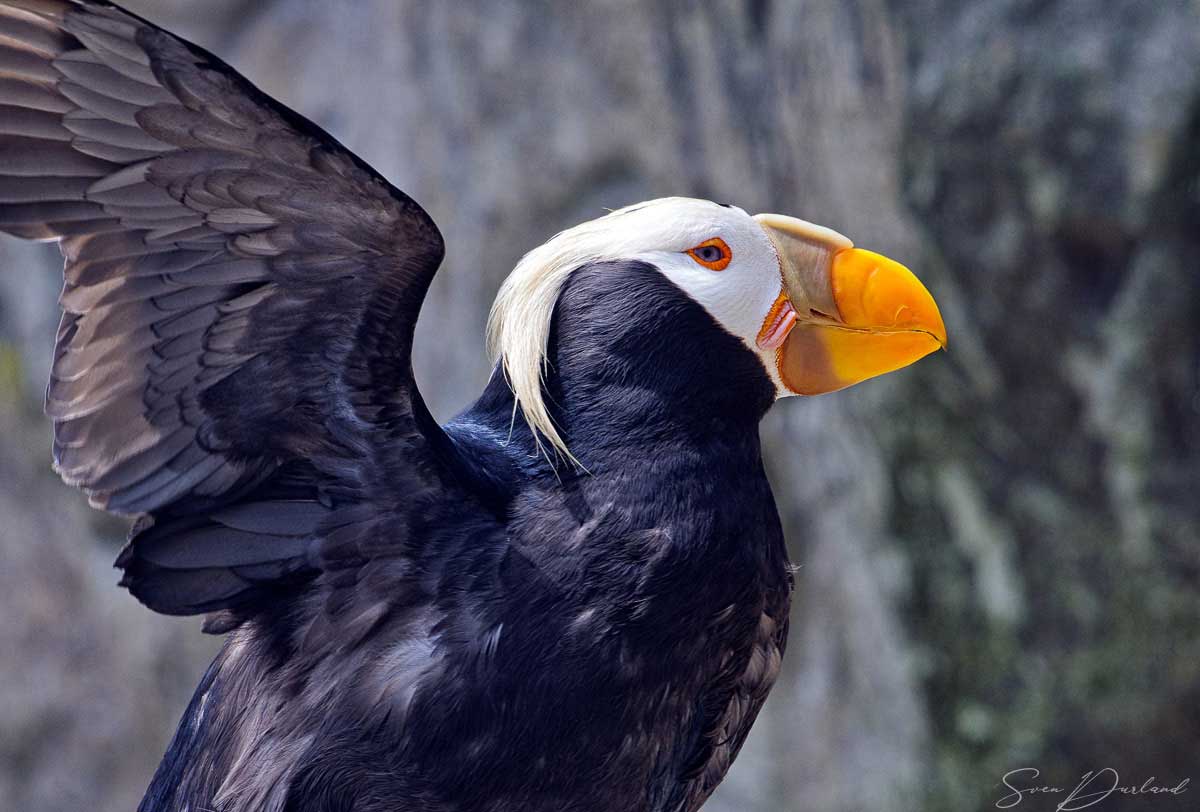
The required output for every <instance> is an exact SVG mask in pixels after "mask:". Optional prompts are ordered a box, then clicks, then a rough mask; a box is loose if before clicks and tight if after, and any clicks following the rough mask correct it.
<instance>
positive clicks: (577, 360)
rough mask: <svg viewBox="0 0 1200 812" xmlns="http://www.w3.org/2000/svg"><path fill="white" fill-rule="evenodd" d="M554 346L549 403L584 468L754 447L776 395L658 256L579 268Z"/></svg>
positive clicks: (750, 357)
mask: <svg viewBox="0 0 1200 812" xmlns="http://www.w3.org/2000/svg"><path fill="white" fill-rule="evenodd" d="M547 349H548V353H547V357H548V361H549V364H548V368H547V374H546V385H545V395H546V398H547V407H548V409H549V411H550V414H551V416H552V418H553V419H554V421H555V425H556V426H558V427H559V429H560V432H561V434H562V437H563V439H564V440H565V442H566V443H567V446H568V448H570V450H571V452H572V453H573V454H574V455H575V456H576V457H577V458H578V459H580V460H581V461H582V462H583V463H584V465H585V466H590V465H591V464H592V463H593V462H597V463H598V462H601V461H605V460H606V459H607V458H609V457H610V456H612V455H618V456H619V457H621V458H622V459H628V455H629V454H630V453H634V454H640V455H646V454H659V453H663V452H665V451H668V450H670V449H672V448H678V449H682V448H688V449H701V448H707V447H713V448H721V449H723V450H728V449H729V447H730V446H731V445H733V446H739V445H742V444H745V443H749V446H751V447H752V448H753V450H754V453H757V448H758V423H759V421H760V420H761V419H762V417H763V415H764V414H765V413H766V410H767V409H768V408H769V407H770V405H771V403H772V402H773V401H774V387H773V386H772V384H771V382H770V380H769V378H768V377H767V374H766V371H765V370H764V369H763V366H762V363H761V362H760V361H759V359H758V358H757V357H756V356H755V355H754V353H752V352H751V351H750V350H749V349H748V348H747V347H746V346H745V344H743V343H742V341H741V340H740V339H738V338H736V337H734V336H732V335H730V334H729V333H728V332H726V331H725V330H724V329H723V328H722V327H721V326H719V325H718V324H717V323H716V321H715V320H714V319H713V318H712V316H710V315H709V314H708V312H707V311H706V310H705V309H704V308H703V307H701V306H700V305H699V304H697V303H696V302H695V301H693V300H692V299H691V298H689V297H688V296H687V295H686V294H685V293H683V292H682V291H681V290H680V289H679V288H677V287H675V285H673V284H672V283H671V282H670V281H669V280H667V279H666V277H664V276H663V275H662V274H661V273H659V271H658V270H657V269H655V268H654V267H653V266H651V265H648V264H646V263H643V262H607V263H597V264H592V265H586V266H584V267H582V268H580V269H579V270H577V271H576V272H575V273H574V274H572V276H571V278H570V279H569V280H568V281H567V284H566V285H565V286H564V288H563V291H562V293H561V295H560V297H559V302H558V306H557V307H556V309H555V315H554V321H553V323H552V325H551V331H550V340H549V344H548V348H547Z"/></svg>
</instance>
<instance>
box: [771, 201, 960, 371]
mask: <svg viewBox="0 0 1200 812" xmlns="http://www.w3.org/2000/svg"><path fill="white" fill-rule="evenodd" d="M755 219H756V220H757V221H758V223H759V225H761V226H762V228H763V230H764V231H766V232H767V236H769V237H770V238H771V241H772V242H773V243H774V244H775V249H776V252H777V253H778V255H779V264H780V272H781V273H782V275H783V293H781V294H780V296H779V299H778V300H777V301H776V303H775V307H773V308H772V309H771V312H770V313H769V314H768V315H767V318H766V319H765V320H764V322H763V327H762V330H761V331H760V332H759V336H758V343H759V347H760V348H762V349H764V350H770V349H774V350H775V362H776V366H777V369H778V371H779V377H780V379H781V380H782V381H783V383H784V385H785V386H786V387H787V388H788V389H789V390H790V391H792V392H794V393H795V394H798V395H819V394H822V393H824V392H835V391H837V390H838V389H845V388H846V387H847V386H853V385H854V384H856V383H858V382H860V381H865V380H866V379H868V378H874V377H875V376H876V375H882V374H884V373H885V372H892V371H893V370H897V369H900V368H901V367H906V366H908V365H909V364H911V363H913V362H914V361H916V360H917V359H919V358H923V357H925V356H926V355H928V354H929V353H931V352H933V351H934V350H938V349H944V348H945V346H946V325H945V324H944V323H943V322H942V316H941V313H939V312H938V307H937V303H936V302H934V300H933V296H931V295H930V293H929V291H928V290H926V289H925V286H924V285H922V284H921V282H920V280H918V279H917V277H916V276H914V275H913V273H912V271H910V270H909V269H908V268H905V267H904V266H903V265H901V264H900V263H898V262H895V261H894V260H891V259H888V258H887V257H885V256H881V255H879V254H876V253H874V252H872V251H864V250H862V249H861V248H855V247H854V245H853V243H851V242H850V240H848V239H846V238H845V237H843V236H842V235H841V234H838V233H837V232H836V231H832V230H830V229H827V228H824V227H822V226H817V225H813V224H812V223H807V222H805V221H804V220H797V219H796V218H794V217H786V216H784V215H780V214H760V215H757V216H756V217H755Z"/></svg>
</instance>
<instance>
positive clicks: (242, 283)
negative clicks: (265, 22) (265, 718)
mask: <svg viewBox="0 0 1200 812" xmlns="http://www.w3.org/2000/svg"><path fill="white" fill-rule="evenodd" d="M0 230H2V231H6V232H8V233H10V234H16V235H18V236H22V237H28V238H33V239H57V240H59V241H60V245H61V248H62V252H63V254H64V256H65V258H66V267H65V275H66V284H65V287H64V289H63V293H62V306H63V310H64V316H63V320H62V325H61V327H60V329H59V333H58V341H57V346H56V349H55V353H54V363H53V372H52V376H51V380H50V384H49V388H48V391H47V396H46V410H47V412H48V414H49V415H50V416H51V417H52V418H53V420H54V457H55V463H56V465H57V468H58V470H59V472H60V473H61V474H62V476H63V478H64V479H65V480H66V481H67V482H69V483H71V484H74V485H77V486H79V487H80V488H82V489H83V490H85V491H86V492H87V493H88V495H89V496H90V498H91V500H92V502H93V503H94V504H96V505H97V506H99V507H102V508H105V509H107V510H110V511H113V512H117V513H141V512H161V511H166V512H169V513H187V512H193V508H194V507H195V506H198V505H203V506H204V507H205V509H208V508H213V507H219V506H220V504H221V503H222V502H227V501H230V500H232V499H233V497H234V496H235V495H236V494H237V493H240V492H244V491H245V490H246V489H247V488H249V487H251V486H252V485H254V484H255V483H257V482H260V481H262V480H263V479H265V478H266V477H268V476H269V475H271V474H272V472H274V471H275V470H277V469H278V468H280V467H281V466H285V465H287V464H288V463H289V462H290V461H300V460H303V461H304V464H305V465H311V466H313V468H314V469H315V470H317V471H318V472H320V474H321V475H322V476H323V477H328V478H329V480H330V481H332V482H333V483H335V486H334V487H336V488H340V489H342V490H343V491H347V492H349V493H350V495H351V496H353V495H354V494H355V493H356V491H359V490H361V489H363V488H365V487H366V484H365V483H364V481H363V479H364V478H365V477H368V476H369V475H370V473H369V472H370V470H372V466H373V464H374V462H375V461H376V460H375V457H376V456H377V455H378V454H379V450H378V449H379V448H380V447H381V444H382V445H386V444H387V443H392V452H393V454H392V456H393V458H394V456H395V453H394V452H395V450H396V449H395V444H396V443H401V444H404V445H405V446H406V447H405V448H403V449H402V451H403V453H404V455H406V457H407V459H408V460H409V462H410V463H411V465H412V466H413V467H414V468H421V469H422V470H423V471H425V472H426V473H427V472H428V470H429V469H430V468H431V466H430V464H429V458H430V457H431V455H429V452H428V445H429V441H430V433H431V432H437V431H439V429H437V427H436V425H435V424H433V422H432V420H431V419H430V418H429V417H428V413H427V412H426V411H425V408H424V405H423V404H422V403H421V401H420V396H419V394H418V393H417V391H416V388H415V385H414V383H413V379H412V373H411V365H410V350H411V345H412V337H413V328H414V326H415V323H416V319H417V312H418V310H419V307H420V304H421V301H422V298H423V296H424V294H425V290H426V288H427V287H428V285H429V282H430V280H431V278H432V277H433V274H434V272H435V270H436V269H437V266H438V264H439V263H440V262H441V258H442V254H443V245H442V239H441V236H440V234H439V233H438V230H437V227H436V226H435V225H434V224H433V222H432V220H431V219H430V218H429V216H428V215H427V214H426V213H425V212H424V211H423V210H422V209H421V208H420V207H419V206H418V205H417V204H416V203H414V202H413V201H412V200H411V199H409V198H408V197H407V196H405V195H404V194H403V193H401V192H400V191H399V190H397V189H395V188H394V187H392V186H391V185H390V184H388V183H387V182H386V181H385V180H383V179H382V178H381V177H380V176H379V175H378V174H376V173H375V172H374V171H373V170H371V169H370V168H369V167H368V166H366V165H365V164H364V163H363V162H361V161H360V160H358V159H357V158H356V157H355V156H354V155H352V154H351V153H350V152H349V151H348V150H346V149H345V148H344V147H342V146H341V145H340V144H338V143H337V142H336V141H335V140H334V139H333V138H331V137H330V136H329V135H328V134H326V133H325V132H323V131H322V130H320V129H319V128H318V127H316V126H315V125H313V124H311V123H310V122H308V121H307V120H305V119H303V118H302V117H300V116H299V115H297V114H295V113H294V112H292V111H291V110H288V109H287V108H285V107H283V106H282V105H280V104H278V103H276V102H275V101H273V100H272V99H270V98H268V97H267V96H265V95H264V94H263V93H261V92H260V91H258V90H257V89H256V88H254V87H253V86H251V85H250V84H249V83H248V82H247V81H246V80H245V79H243V78H242V77H241V76H239V75H238V74H237V73H236V72H234V71H233V70H232V69H231V68H229V66H227V65H225V64H224V63H223V62H221V61H220V60H218V59H217V58H215V57H213V56H211V55H210V54H208V53H206V52H205V51H203V50H202V49H200V48H197V47H195V46H193V45H190V44H188V43H186V42H183V41H182V40H180V39H178V38H176V37H174V36H173V35H171V34H169V33H167V32H164V31H162V30H160V29H158V28H156V27H155V26H153V25H151V24H150V23H147V22H145V21H144V20H141V19H140V18H137V17H135V16H133V15H131V14H129V13H126V12H124V11H123V10H121V9H119V8H117V7H115V6H112V5H110V4H108V3H105V2H99V1H98V0H0ZM384 441H386V442H384Z"/></svg>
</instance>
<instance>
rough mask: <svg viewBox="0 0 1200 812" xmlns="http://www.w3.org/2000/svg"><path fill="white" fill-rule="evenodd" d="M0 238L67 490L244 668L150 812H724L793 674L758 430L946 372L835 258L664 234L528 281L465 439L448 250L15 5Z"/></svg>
mask: <svg viewBox="0 0 1200 812" xmlns="http://www.w3.org/2000/svg"><path fill="white" fill-rule="evenodd" d="M0 230H2V231H5V232H8V233H10V234H15V235H18V236H21V237H27V238H31V239H48V240H58V241H59V245H60V247H61V249H62V252H63V255H64V257H65V259H66V262H65V267H64V274H65V285H64V288H63V294H62V299H61V303H62V307H63V311H64V312H63V319H62V323H61V326H60V328H59V331H58V337H57V343H56V346H55V353H54V361H53V368H52V373H51V379H50V383H49V386H48V388H47V394H46V411H47V414H48V415H49V416H50V417H51V418H52V419H53V421H54V461H55V465H56V467H57V469H58V471H59V472H60V473H61V474H62V476H63V478H64V479H65V480H66V481H68V482H70V483H71V484H74V485H77V486H78V487H80V488H81V489H83V490H84V491H85V492H86V493H87V494H88V496H89V498H90V499H91V501H92V503H93V504H94V505H96V506H97V507H100V508H103V509H105V510H108V511H112V512H115V513H122V514H130V515H136V516H137V517H138V519H137V521H136V523H135V525H134V528H133V531H132V533H131V536H130V541H129V544H128V545H127V547H126V548H125V550H124V551H123V552H122V554H121V557H120V559H119V560H118V565H119V566H120V567H121V568H122V569H123V571H124V580H123V583H124V584H125V585H126V586H127V587H128V588H129V589H130V591H131V592H132V593H133V594H134V595H136V596H137V597H138V599H140V600H141V601H143V602H144V603H145V604H147V605H148V606H150V607H151V608H152V609H155V610H156V611H160V612H165V613H170V614H207V615H208V619H207V621H206V626H207V628H208V629H209V630H210V631H214V632H222V633H226V634H227V635H228V637H227V640H226V644H225V646H224V648H223V649H222V651H221V653H220V654H219V655H218V656H217V658H216V660H215V661H214V662H213V664H212V666H211V667H210V668H209V670H208V672H207V673H206V674H205V676H204V678H203V680H202V682H201V684H200V686H199V688H198V689H197V692H196V694H195V697H194V699H193V701H192V703H191V705H190V706H189V708H188V710H187V712H186V713H185V715H184V718H183V720H182V722H181V723H180V727H179V730H178V732H177V733H176V736H175V738H174V740H173V742H172V743H171V746H170V748H169V750H168V752H167V754H166V756H165V758H164V760H163V762H162V764H161V766H160V767H159V770H158V772H157V774H156V775H155V778H154V780H153V782H152V784H151V786H150V788H149V790H148V792H147V794H146V797H145V800H144V801H143V803H142V807H141V809H142V810H143V811H144V812H168V811H170V812H182V810H200V809H204V810H212V811H213V812H252V811H253V812H259V811H260V810H268V811H269V812H299V811H300V810H353V811H354V812H384V810H422V812H450V810H455V811H456V812H475V811H476V810H478V811H479V812H484V810H487V811H488V812H509V811H511V812H516V811H517V810H521V811H522V812H537V811H538V810H545V812H551V810H554V811H556V812H557V810H574V811H577V812H586V811H587V810H649V811H651V812H683V811H685V810H686V811H689V812H690V810H695V809H697V808H698V807H699V806H700V805H701V804H702V803H703V801H704V800H705V799H706V798H707V797H708V795H709V794H710V793H711V792H712V790H713V789H714V788H715V787H716V785H717V783H719V781H720V780H721V778H722V777H723V776H724V774H725V772H726V770H727V769H728V768H729V765H730V764H731V763H732V761H733V758H734V757H735V756H736V754H737V751H738V749H739V747H740V746H741V743H742V741H743V740H744V739H745V736H746V734H747V733H748V731H749V729H750V725H751V724H752V722H753V720H754V717H755V715H756V714H757V712H758V709H759V707H760V706H761V704H762V702H763V700H764V699H765V697H766V695H767V692H768V690H769V689H770V687H771V685H772V683H773V682H774V680H775V678H776V676H777V674H778V670H779V665H780V658H781V657H782V654H783V649H784V644H785V640H786V631H787V616H788V607H789V603H790V592H791V574H790V568H789V564H788V561H787V555H786V552H785V549H784V544H783V535H782V532H781V529H780V526H779V519H778V516H777V513H776V510H775V504H774V500H773V498H772V496H771V492H770V488H769V486H768V484H767V481H766V478H765V476H764V473H763V469H762V461H761V451H760V446H759V439H758V422H759V420H760V419H761V417H762V416H763V414H765V412H766V411H767V409H768V408H769V407H770V405H771V403H773V402H774V400H775V399H776V398H778V397H780V396H783V395H787V394H817V393H820V392H827V391H833V390H835V389H839V388H842V387H844V386H848V385H851V384H853V383H856V382H858V381H861V380H864V379H866V378H868V377H871V376H873V375H878V374H881V373H883V372H887V371H890V370H892V369H896V368H898V367H900V366H903V365H905V364H908V363H911V362H912V361H914V360H916V359H917V358H919V357H921V356H922V355H925V354H927V353H928V352H931V351H932V350H935V349H937V348H938V347H941V346H944V344H945V340H946V335H945V328H944V326H943V325H942V321H941V318H940V316H939V315H938V312H937V307H936V305H935V304H934V303H933V300H932V298H931V297H930V296H929V294H928V292H927V291H925V289H924V288H923V287H922V286H921V285H920V283H919V282H917V280H916V279H915V277H913V276H912V274H911V273H909V272H908V271H907V269H905V268H903V267H902V266H900V265H897V264H896V263H894V262H892V261H891V260H888V259H886V258H884V257H880V256H878V255H876V254H872V253H870V252H867V251H862V250H860V249H856V248H854V247H853V246H852V244H851V243H850V241H849V240H847V239H846V238H845V237H843V236H841V235H839V234H837V233H836V232H832V231H830V230H828V229H824V228H821V227H819V226H814V225H812V224H810V223H806V222H804V221H801V220H796V219H793V218H789V217H783V216H780V215H759V216H757V217H751V216H749V215H747V214H746V213H745V212H743V211H742V210H741V209H737V208H735V207H730V206H721V205H717V204H715V203H710V202H708V201H700V200H690V199H685V198H667V199H663V200H656V201H650V202H647V203H643V204H638V205H635V206H629V207H627V208H624V209H620V210H618V211H616V212H613V213H612V214H609V215H607V216H605V217H602V218H600V219H598V220H595V221H592V222H590V223H585V224H583V225H580V226H578V227H576V228H574V229H570V230H568V231H565V232H563V233H561V234H559V235H557V236H555V237H554V238H552V239H551V240H550V241H549V242H547V243H546V244H545V245H544V246H542V247H540V248H537V249H535V250H533V251H531V252H530V253H529V254H528V255H527V256H526V257H525V258H524V259H523V260H522V261H521V263H520V264H519V265H518V266H517V268H516V269H515V270H514V271H513V274H512V275H511V276H510V277H509V280H508V281H507V282H506V283H505V285H504V287H503V288H502V290H501V292H500V295H499V297H498V299H497V302H496V305H495V307H494V309H493V313H492V319H491V325H490V328H489V335H490V342H491V346H492V348H493V352H494V353H495V354H496V357H497V365H496V370H495V371H494V373H493V375H492V378H491V380H490V382H489V383H488V385H487V387H486V389H485V390H484V392H483V394H482V395H481V396H480V398H479V399H478V400H477V401H476V402H475V403H474V404H472V405H471V406H469V407H468V408H467V409H466V410H465V411H464V412H463V413H462V414H460V415H459V416H458V417H456V418H455V419H454V420H452V421H450V422H449V423H447V424H446V425H444V426H439V425H438V424H437V422H436V421H435V420H434V419H433V418H432V417H431V415H430V414H429V412H428V410H427V409H426V408H425V405H424V403H423V401H422V400H421V396H420V393H419V392H418V390H417V387H416V384H415V382H414V380H413V377H412V367H411V350H412V341H413V329H414V326H415V323H416V319H417V314H418V311H419V309H420V304H421V301H422V298H423V297H424V294H425V291H426V289H427V288H428V286H429V283H430V280H431V279H432V277H433V274H434V272H435V271H436V269H437V267H438V265H439V264H440V262H441V259H442V255H443V242H442V237H441V235H440V234H439V232H438V230H437V227H436V226H435V225H434V224H433V222H432V220H431V219H430V218H429V216H428V215H427V214H426V213H425V212H424V211H423V210H422V209H421V208H420V206H418V205H417V204H416V203H415V202H413V201H412V200H411V199H410V198H408V197H407V196H406V195H404V194H403V193H402V192H400V191H399V190H397V189H396V188H394V187H393V186H391V185H390V184H389V183H388V182H387V181H385V180H384V179H383V178H381V177H380V176H379V175H378V173H376V172H375V171H373V170H372V169H371V168H370V167H368V166H367V165H366V164H364V163H363V162H362V161H361V160H359V159H358V158H356V157H355V156H354V155H352V154H351V153H350V152H349V151H347V150H346V149H345V148H344V147H342V146H341V145H340V144H339V143H338V142H337V141H335V140H334V139H333V138H331V137H330V136H329V135H328V134H327V133H325V132H324V131H322V130H321V129H320V128H318V127H316V126H315V125H313V124H311V123H310V122H308V121H307V120H305V119H304V118H302V117H301V116H299V115H297V114H296V113H294V112H292V111H291V110H288V109H287V108H286V107H284V106H282V105H280V104H279V103H277V102H275V101H274V100H273V99H270V98H268V97H267V96H265V95H264V94H262V93H261V92H259V91H258V90H257V89H255V88H254V87H253V86H252V85H250V84H249V83H248V82H247V81H246V80H245V79H243V78H242V77H241V76H239V75H238V74H237V73H236V72H234V71H233V70H232V69H231V68H229V66H227V65H226V64H225V63H223V62H221V61H220V60H219V59H217V58H215V57H214V56H212V55H210V54H208V53H207V52H205V51H203V50H201V49H199V48H197V47H196V46H193V45H191V44H189V43H186V42H184V41H182V40H180V39H179V38H177V37H175V36H173V35H171V34H169V33H167V32H165V31H163V30H161V29H159V28H157V27H155V26H154V25H152V24H151V23H148V22H146V21H145V20H142V19H140V18H138V17H136V16H134V15H132V14H129V13H128V12H125V11H123V10H122V9H120V8H118V7H116V6H114V5H111V4H109V3H106V2H101V1H100V0H0Z"/></svg>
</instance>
